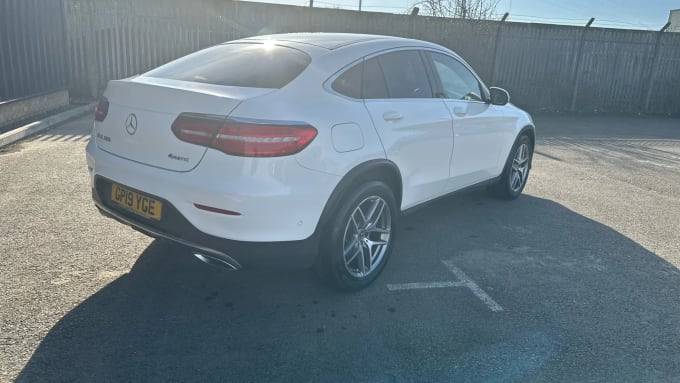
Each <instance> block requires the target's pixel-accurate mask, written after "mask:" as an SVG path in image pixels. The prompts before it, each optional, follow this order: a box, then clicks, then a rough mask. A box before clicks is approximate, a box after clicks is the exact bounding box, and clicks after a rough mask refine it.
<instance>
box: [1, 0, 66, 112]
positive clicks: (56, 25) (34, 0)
mask: <svg viewBox="0 0 680 383" xmlns="http://www.w3.org/2000/svg"><path fill="white" fill-rule="evenodd" d="M64 36H65V29H64V22H63V17H62V8H61V3H60V2H59V1H52V0H1V1H0V101H4V100H11V99H15V98H20V97H24V96H28V95H32V94H36V93H44V92H48V91H52V90H56V89H62V88H64V87H66V86H67V85H68V83H69V78H68V72H67V70H66V62H67V61H66V54H65V52H66V49H67V47H66V42H65V39H64Z"/></svg>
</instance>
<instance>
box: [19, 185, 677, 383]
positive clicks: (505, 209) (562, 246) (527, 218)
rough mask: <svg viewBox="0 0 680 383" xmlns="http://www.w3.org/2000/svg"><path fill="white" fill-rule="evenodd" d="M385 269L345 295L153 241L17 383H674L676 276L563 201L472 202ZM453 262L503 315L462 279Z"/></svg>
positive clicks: (414, 229) (64, 324)
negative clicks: (410, 285)
mask: <svg viewBox="0 0 680 383" xmlns="http://www.w3.org/2000/svg"><path fill="white" fill-rule="evenodd" d="M399 235H400V237H399V239H398V242H397V244H396V248H395V252H394V255H393V258H392V259H391V261H390V264H389V265H388V267H387V268H386V270H385V271H384V273H383V274H382V275H381V276H380V278H379V279H378V280H377V281H376V283H375V284H374V285H372V286H371V287H369V288H368V289H366V290H364V291H362V292H359V293H356V294H344V293H337V292H335V291H333V290H332V289H330V288H327V287H325V286H324V285H321V284H320V283H319V282H318V281H317V279H316V278H315V276H314V275H313V273H312V272H311V271H310V270H283V271H280V270H266V269H259V270H248V271H242V272H238V273H233V272H231V273H230V272H226V271H222V270H220V269H216V268H212V267H210V266H207V265H205V264H203V263H201V262H200V261H198V260H196V259H194V258H193V257H191V256H190V255H189V254H188V252H187V251H186V250H184V249H182V248H180V247H177V246H174V245H172V244H168V243H165V242H161V241H155V242H153V243H152V244H151V245H150V246H149V247H148V248H147V249H146V250H145V251H144V252H143V253H142V254H141V255H140V257H139V259H138V261H137V262H136V264H135V265H134V267H133V268H132V269H131V270H130V272H129V273H128V274H126V275H124V276H121V277H120V278H118V279H117V280H115V281H113V282H111V283H110V284H108V285H107V286H106V287H104V288H103V289H101V290H100V291H99V292H97V293H96V294H94V295H92V296H91V297H89V298H88V299H86V300H85V301H84V302H82V303H81V304H79V305H78V306H77V307H75V308H74V309H72V310H71V311H70V312H69V313H68V314H66V315H65V316H64V317H63V318H62V319H61V320H60V321H59V322H58V323H57V324H56V325H55V326H54V327H53V328H52V329H51V330H50V332H49V333H48V334H47V336H46V337H45V338H44V339H43V341H42V342H41V344H40V345H39V347H38V348H37V349H36V350H35V352H34V354H33V356H32V357H31V359H30V360H29V362H28V363H27V364H26V366H25V367H24V369H23V370H22V371H21V373H20V375H19V377H18V378H17V381H18V382H38V381H51V382H55V381H84V382H94V381H97V382H105V381H113V382H122V381H146V382H149V381H159V382H169V381H238V382H248V381H253V382H256V381H258V382H259V381H285V382H302V381H314V382H317V381H347V382H357V381H367V382H412V381H436V382H438V381H470V382H473V381H494V382H495V381H513V380H522V381H527V380H536V381H550V380H559V381H586V380H607V381H652V380H659V381H668V380H669V379H670V380H672V379H674V378H675V379H677V378H678V377H680V365H679V363H680V362H678V361H679V360H680V358H679V357H678V350H680V340H679V339H678V337H677V334H678V333H680V305H678V304H677V297H678V296H680V273H679V272H678V270H677V269H676V268H675V267H674V266H672V265H671V264H669V263H667V262H666V261H664V260H663V259H661V258H660V257H658V256H656V255H655V254H653V253H651V252H649V251H647V250H646V249H644V248H643V247H641V246H640V245H638V244H637V243H635V242H634V241H632V240H630V239H629V238H627V237H625V236H623V235H621V234H619V233H618V232H616V231H614V230H612V229H611V228H609V227H607V226H605V225H602V224H600V223H598V222H595V221H593V220H590V219H588V218H586V217H584V216H582V215H579V214H577V213H575V212H573V211H571V210H569V209H567V208H565V207H564V206H562V205H560V204H557V203H555V202H552V201H549V200H545V199H541V198H536V197H532V196H527V195H525V196H522V197H520V198H519V199H518V200H517V201H514V202H512V203H507V202H498V201H494V200H490V199H488V198H487V197H486V196H485V194H484V193H481V192H471V193H465V194H462V195H459V196H455V197H451V198H447V199H443V200H440V201H438V202H436V203H434V204H433V205H430V206H429V207H427V208H424V209H421V210H419V211H417V212H415V213H414V214H412V215H409V216H406V217H404V218H403V219H402V222H401V230H400V232H399ZM443 259H449V260H452V262H455V264H456V265H457V266H458V267H460V268H461V269H462V270H465V272H466V274H467V275H468V276H469V277H471V278H473V279H475V280H476V282H477V283H478V284H479V286H480V287H481V288H483V289H485V290H486V291H487V292H488V293H489V294H490V295H491V296H493V298H494V299H495V300H496V301H497V302H498V303H499V304H500V305H501V306H503V309H504V310H503V311H502V312H499V313H494V312H491V311H490V310H488V308H487V307H486V306H484V305H483V304H482V303H481V302H480V301H479V300H477V299H476V298H475V297H474V296H473V295H472V294H470V293H469V292H467V291H465V289H460V288H451V289H431V290H428V291H416V290H414V291H407V292H401V293H396V292H391V291H388V289H387V288H386V286H385V284H386V283H399V282H419V281H433V280H443V279H446V278H449V279H450V275H449V274H448V273H447V271H446V270H445V268H443V267H442V265H441V261H442V260H443Z"/></svg>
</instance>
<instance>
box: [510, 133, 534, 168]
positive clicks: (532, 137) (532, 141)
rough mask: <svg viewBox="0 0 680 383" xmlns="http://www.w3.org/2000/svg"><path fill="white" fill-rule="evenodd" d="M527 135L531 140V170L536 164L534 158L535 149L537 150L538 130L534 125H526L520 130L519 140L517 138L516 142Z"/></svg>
mask: <svg viewBox="0 0 680 383" xmlns="http://www.w3.org/2000/svg"><path fill="white" fill-rule="evenodd" d="M524 134H526V135H527V136H528V137H529V140H531V149H532V150H531V158H530V160H529V169H531V166H532V163H533V162H534V156H533V152H534V149H535V148H536V128H534V126H533V125H526V126H525V127H523V128H522V129H520V131H519V133H518V134H517V138H515V141H517V140H518V139H519V138H520V137H522V135H524Z"/></svg>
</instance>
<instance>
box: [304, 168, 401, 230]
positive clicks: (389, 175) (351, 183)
mask: <svg viewBox="0 0 680 383" xmlns="http://www.w3.org/2000/svg"><path fill="white" fill-rule="evenodd" d="M367 181H382V182H384V183H385V184H387V186H389V187H390V189H392V192H393V193H394V198H395V200H396V202H397V208H398V209H400V210H401V198H402V191H403V186H402V178H401V172H400V171H399V168H398V167H397V165H396V164H395V163H394V162H392V161H390V160H387V159H376V160H370V161H366V162H363V163H361V164H359V165H357V166H355V167H354V168H352V170H350V171H349V172H348V173H347V174H346V175H345V176H344V177H343V178H342V179H341V180H340V182H339V183H338V185H336V187H335V189H333V192H332V193H331V195H330V197H329V198H328V201H327V202H326V206H324V209H323V212H322V213H321V218H320V219H319V223H318V224H317V226H316V230H315V233H316V234H319V233H320V232H321V231H322V230H323V229H324V228H325V227H326V225H327V224H328V221H329V219H330V217H331V216H332V215H333V213H334V212H335V211H336V210H337V209H338V206H339V205H340V203H341V202H342V198H343V197H344V195H345V194H346V192H347V191H348V190H351V188H352V187H355V186H356V185H360V184H362V183H364V182H367Z"/></svg>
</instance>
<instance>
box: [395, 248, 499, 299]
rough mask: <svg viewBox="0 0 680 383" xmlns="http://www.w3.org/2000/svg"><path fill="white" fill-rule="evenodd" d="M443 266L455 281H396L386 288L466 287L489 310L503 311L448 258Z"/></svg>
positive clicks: (398, 289) (397, 289)
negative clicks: (454, 277) (453, 276)
mask: <svg viewBox="0 0 680 383" xmlns="http://www.w3.org/2000/svg"><path fill="white" fill-rule="evenodd" d="M442 263H443V264H444V266H446V268H447V269H449V271H450V272H451V273H453V275H455V276H456V279H458V280H457V281H444V282H415V283H397V284H388V285H387V289H388V290H390V291H400V290H415V289H437V288H443V287H467V288H468V289H470V291H472V293H473V294H475V296H477V298H479V300H481V301H482V302H483V303H484V304H485V305H486V306H487V307H488V308H489V310H491V311H493V312H500V311H503V307H501V305H499V304H498V303H496V301H494V300H493V298H491V297H490V296H489V294H487V293H486V291H484V290H483V289H482V288H481V287H479V285H478V284H477V283H475V281H473V280H472V279H470V278H469V277H468V276H467V275H466V274H465V273H464V272H463V270H461V269H459V268H458V267H456V265H454V264H453V262H452V261H450V260H444V261H442Z"/></svg>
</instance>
